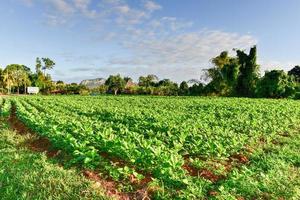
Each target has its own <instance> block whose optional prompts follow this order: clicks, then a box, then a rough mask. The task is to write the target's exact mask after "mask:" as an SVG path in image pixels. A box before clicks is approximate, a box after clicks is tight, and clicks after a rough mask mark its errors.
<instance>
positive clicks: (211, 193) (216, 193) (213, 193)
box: [208, 191, 218, 196]
mask: <svg viewBox="0 0 300 200" xmlns="http://www.w3.org/2000/svg"><path fill="white" fill-rule="evenodd" d="M208 195H209V196H217V195H218V192H216V191H209V192H208Z"/></svg>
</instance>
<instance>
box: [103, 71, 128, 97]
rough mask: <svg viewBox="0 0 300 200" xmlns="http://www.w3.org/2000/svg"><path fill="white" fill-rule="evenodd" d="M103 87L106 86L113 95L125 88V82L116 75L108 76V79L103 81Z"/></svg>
mask: <svg viewBox="0 0 300 200" xmlns="http://www.w3.org/2000/svg"><path fill="white" fill-rule="evenodd" d="M105 85H107V86H108V89H109V90H110V91H112V92H113V93H114V94H115V95H117V94H118V92H119V91H121V90H123V89H124V88H125V85H126V82H125V80H124V79H123V78H122V77H121V76H120V74H118V75H115V76H114V75H110V76H109V77H108V79H107V80H106V81H105Z"/></svg>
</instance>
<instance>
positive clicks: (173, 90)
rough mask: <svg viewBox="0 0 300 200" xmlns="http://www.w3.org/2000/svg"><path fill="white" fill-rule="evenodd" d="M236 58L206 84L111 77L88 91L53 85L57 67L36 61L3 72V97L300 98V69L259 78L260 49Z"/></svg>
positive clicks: (210, 72)
mask: <svg viewBox="0 0 300 200" xmlns="http://www.w3.org/2000/svg"><path fill="white" fill-rule="evenodd" d="M234 51H235V53H236V55H235V56H230V55H229V53H228V52H227V51H223V52H221V53H220V55H218V56H216V57H214V58H212V59H211V64H212V67H211V68H208V69H205V70H204V74H205V81H202V82H201V81H198V80H190V81H182V82H181V83H180V84H178V83H176V82H173V81H171V80H170V79H162V80H160V79H159V78H158V77H157V76H156V75H153V74H150V75H146V76H140V77H139V79H138V82H137V83H134V82H133V80H132V78H130V77H122V76H121V75H119V74H117V75H110V76H109V77H108V78H107V79H106V81H105V84H103V85H100V86H98V87H96V88H93V89H89V88H87V87H86V86H84V85H80V84H77V83H71V84H65V83H64V82H63V81H52V79H51V76H50V75H49V74H47V73H46V71H47V70H51V69H52V68H53V67H54V66H55V62H54V61H52V60H51V59H49V58H41V59H40V58H37V59H36V66H35V72H32V71H31V70H30V68H28V67H27V66H25V65H19V64H11V65H8V66H6V68H5V69H3V70H2V69H1V70H0V86H1V91H0V92H1V93H8V94H10V93H18V94H19V93H26V87H27V86H36V87H39V88H40V91H41V92H42V93H43V94H51V93H52V94H53V93H54V94H82V95H88V94H95V95H96V94H107V93H111V94H114V95H117V94H135V95H166V96H171V95H174V96H176V95H181V96H201V95H203V96H232V97H264V98H286V97H290V98H297V99H299V98H300V66H295V67H294V68H292V69H291V70H290V71H288V72H287V73H286V72H285V71H283V70H270V71H266V72H265V74H264V75H263V76H261V74H260V70H259V67H260V66H259V65H258V64H257V48H256V46H254V47H252V48H251V49H250V51H249V53H246V52H245V51H242V50H239V49H235V50H234Z"/></svg>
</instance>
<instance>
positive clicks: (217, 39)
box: [22, 0, 257, 81]
mask: <svg viewBox="0 0 300 200" xmlns="http://www.w3.org/2000/svg"><path fill="white" fill-rule="evenodd" d="M22 1H24V0H22ZM28 1H30V2H31V3H32V4H33V3H41V2H43V5H44V4H46V8H48V10H47V11H46V13H47V15H46V17H47V20H48V24H50V25H55V26H59V25H64V24H66V23H68V22H70V21H72V20H73V19H77V20H78V18H79V19H83V20H90V21H89V22H91V23H89V25H90V26H93V28H94V29H92V28H91V27H89V28H91V30H93V31H94V32H93V34H94V35H95V37H94V38H97V39H94V40H93V43H97V42H99V40H100V39H99V38H101V39H102V41H104V42H106V43H109V42H110V41H111V42H113V43H114V44H115V43H117V44H118V45H119V46H118V48H119V49H122V50H124V51H126V54H125V55H115V56H113V57H108V58H104V61H105V62H106V65H105V66H104V67H101V68H100V67H98V68H97V69H95V68H94V67H93V66H96V65H97V62H98V61H100V60H101V59H93V60H94V62H93V63H87V66H86V68H84V67H80V68H78V67H77V68H76V67H74V69H75V70H74V71H76V72H87V73H88V72H91V71H92V72H95V70H99V73H100V72H101V73H103V74H104V75H107V74H108V73H124V75H131V76H137V75H138V74H140V75H141V74H145V73H156V74H158V75H161V77H166V78H172V79H174V80H177V81H179V80H184V79H190V78H199V77H200V73H201V69H203V68H207V67H208V65H209V60H210V59H211V58H212V57H213V56H216V55H218V54H219V53H220V52H221V51H224V50H232V49H233V48H241V49H246V48H249V47H250V46H252V45H254V44H256V43H257V40H256V38H255V37H253V36H251V35H248V34H237V33H231V32H225V31H222V30H209V29H198V30H197V28H196V27H194V23H193V22H192V21H187V20H185V19H179V18H176V17H174V16H162V17H161V16H158V15H155V12H158V11H159V10H162V9H163V7H162V6H161V5H159V4H158V3H156V2H154V1H151V0H142V1H141V2H140V4H139V5H131V4H130V1H128V0H127V1H126V0H44V1H33V0H28ZM49 7H51V8H52V9H49ZM84 24H86V23H84ZM99 27H102V28H101V29H100V28H99ZM119 49H118V50H119ZM84 57H86V58H89V55H85V56H82V57H81V56H77V58H74V56H73V57H72V56H65V57H63V58H64V59H66V60H69V61H67V62H72V61H74V60H76V59H77V60H81V61H82V62H84ZM86 60H89V59H86ZM102 61H103V60H102ZM102 63H103V62H102ZM89 66H92V67H89ZM86 75H87V76H89V75H88V74H86ZM74 76H77V75H74Z"/></svg>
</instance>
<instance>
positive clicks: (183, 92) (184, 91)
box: [179, 81, 189, 95]
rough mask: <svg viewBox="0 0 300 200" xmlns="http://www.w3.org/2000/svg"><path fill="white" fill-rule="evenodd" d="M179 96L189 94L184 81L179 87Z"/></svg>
mask: <svg viewBox="0 0 300 200" xmlns="http://www.w3.org/2000/svg"><path fill="white" fill-rule="evenodd" d="M179 94H180V95H188V94H189V85H188V84H187V82H186V81H182V82H181V83H180V86H179Z"/></svg>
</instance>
